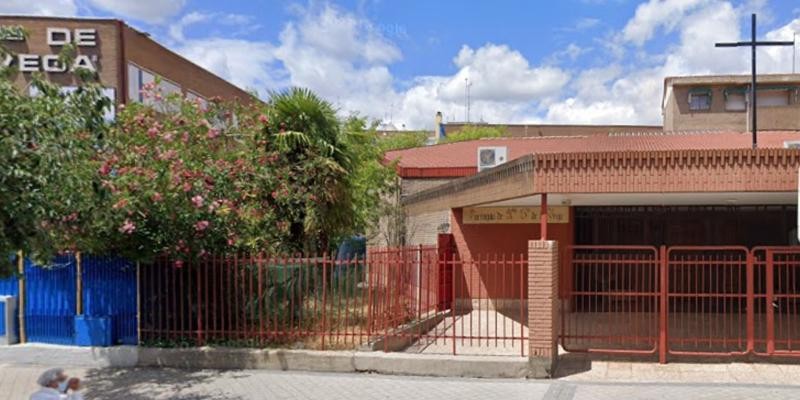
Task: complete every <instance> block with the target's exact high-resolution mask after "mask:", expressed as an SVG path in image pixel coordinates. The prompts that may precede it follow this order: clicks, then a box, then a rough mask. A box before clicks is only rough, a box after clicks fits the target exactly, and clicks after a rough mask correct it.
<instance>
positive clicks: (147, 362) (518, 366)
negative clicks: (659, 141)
mask: <svg viewBox="0 0 800 400" xmlns="http://www.w3.org/2000/svg"><path fill="white" fill-rule="evenodd" d="M0 366H4V368H7V369H10V370H13V369H14V368H22V369H32V370H41V368H42V367H46V366H64V367H69V368H78V369H81V370H85V371H88V370H95V371H100V370H109V371H113V370H115V369H118V370H123V371H124V370H131V369H136V368H145V369H148V368H154V369H153V370H158V368H163V370H169V369H170V368H174V367H179V368H183V369H185V370H187V371H197V370H204V369H207V370H214V369H217V370H219V369H222V370H248V369H249V370H289V371H301V372H302V371H315V372H333V373H342V372H376V373H379V374H386V375H420V376H440V377H442V376H443V377H482V378H523V377H525V375H526V368H527V359H526V358H523V357H497V356H467V355H465V356H442V355H428V354H404V353H382V352H346V351H329V352H321V351H307V350H293V351H290V350H274V349H273V350H252V349H217V348H202V349H147V348H137V347H114V348H87V347H69V346H56V345H41V344H25V345H17V346H8V347H5V346H3V347H0ZM214 366H216V367H214ZM109 367H112V369H109ZM798 377H800V364H771V363H742V362H731V363H688V362H671V363H669V364H664V365H660V364H658V363H655V362H652V361H639V360H637V361H617V360H609V359H593V358H592V357H589V356H576V355H572V354H570V355H566V356H563V357H562V360H561V362H560V363H559V368H558V370H557V372H556V378H557V380H558V381H562V382H565V383H568V382H628V383H630V382H659V383H676V384H677V383H680V384H696V383H698V384H699V383H702V384H707V383H715V384H731V383H736V384H772V385H782V386H787V387H795V386H797V388H798V389H800V386H798V385H800V379H798ZM4 379H6V378H4ZM798 397H800V396H798Z"/></svg>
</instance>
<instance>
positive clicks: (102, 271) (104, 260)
mask: <svg viewBox="0 0 800 400" xmlns="http://www.w3.org/2000/svg"><path fill="white" fill-rule="evenodd" d="M81 266H82V269H83V274H82V275H83V314H84V315H85V316H87V317H110V318H111V324H112V327H113V329H112V338H113V340H114V342H115V343H116V344H136V343H137V334H136V265H135V264H133V263H131V262H128V261H126V260H124V259H121V258H116V257H91V256H89V257H86V256H85V257H83V259H82V260H81Z"/></svg>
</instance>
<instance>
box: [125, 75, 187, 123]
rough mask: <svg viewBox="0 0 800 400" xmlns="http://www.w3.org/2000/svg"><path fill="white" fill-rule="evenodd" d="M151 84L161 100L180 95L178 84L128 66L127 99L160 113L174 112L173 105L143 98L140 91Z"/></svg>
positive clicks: (151, 98)
mask: <svg viewBox="0 0 800 400" xmlns="http://www.w3.org/2000/svg"><path fill="white" fill-rule="evenodd" d="M156 82H157V83H156ZM152 84H156V87H155V92H157V93H161V96H162V98H166V97H167V96H169V95H171V94H173V93H178V94H180V93H181V87H180V86H179V85H178V84H176V83H174V82H172V81H170V80H167V79H164V78H162V77H158V76H156V75H155V74H152V73H150V72H147V71H145V70H143V69H141V68H139V67H138V66H136V65H134V64H128V99H129V100H131V101H138V102H142V103H144V104H147V105H151V106H153V107H156V108H157V109H158V110H159V111H161V112H168V111H175V110H174V108H175V107H174V106H173V105H167V104H164V102H163V101H162V100H157V99H155V98H153V97H145V96H144V94H143V93H142V89H144V87H145V86H147V85H152Z"/></svg>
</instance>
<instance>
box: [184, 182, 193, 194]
mask: <svg viewBox="0 0 800 400" xmlns="http://www.w3.org/2000/svg"><path fill="white" fill-rule="evenodd" d="M190 190H192V184H191V183H189V182H185V183H184V184H183V191H184V192H188V191H190Z"/></svg>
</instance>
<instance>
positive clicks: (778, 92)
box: [756, 88, 789, 107]
mask: <svg viewBox="0 0 800 400" xmlns="http://www.w3.org/2000/svg"><path fill="white" fill-rule="evenodd" d="M757 96H758V97H756V102H757V103H756V104H758V107H780V106H788V105H789V90H788V89H773V88H764V89H763V90H762V89H761V88H759V90H758V92H757Z"/></svg>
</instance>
